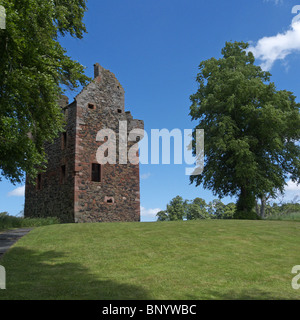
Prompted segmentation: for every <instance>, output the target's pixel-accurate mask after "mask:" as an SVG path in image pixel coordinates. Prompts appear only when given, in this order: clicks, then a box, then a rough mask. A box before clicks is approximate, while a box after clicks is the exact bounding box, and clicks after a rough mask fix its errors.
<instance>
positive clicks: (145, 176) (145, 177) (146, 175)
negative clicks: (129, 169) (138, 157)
mask: <svg viewBox="0 0 300 320" xmlns="http://www.w3.org/2000/svg"><path fill="white" fill-rule="evenodd" d="M150 176H151V173H150V172H147V173H144V174H142V175H141V179H143V180H146V179H148V178H149V177H150Z"/></svg>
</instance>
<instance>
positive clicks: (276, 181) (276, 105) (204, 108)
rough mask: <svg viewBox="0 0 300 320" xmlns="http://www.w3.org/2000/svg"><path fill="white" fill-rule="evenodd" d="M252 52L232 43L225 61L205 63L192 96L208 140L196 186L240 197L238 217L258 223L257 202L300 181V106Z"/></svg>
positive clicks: (225, 51)
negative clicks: (196, 88)
mask: <svg viewBox="0 0 300 320" xmlns="http://www.w3.org/2000/svg"><path fill="white" fill-rule="evenodd" d="M247 48H248V44H247V43H244V42H233V43H232V42H227V43H226V45H225V47H224V48H223V49H222V57H221V58H220V59H216V58H211V59H208V60H205V61H203V62H201V63H200V65H199V73H198V75H197V78H196V81H197V83H198V85H199V87H198V90H197V92H196V93H195V94H193V95H191V97H190V99H191V102H192V105H191V107H190V116H191V118H192V120H196V121H198V124H197V126H196V128H195V129H204V138H205V148H204V152H205V166H204V171H203V173H202V174H201V175H198V176H191V183H195V184H196V186H199V185H200V184H203V186H204V188H207V189H210V190H212V191H213V192H214V194H215V195H218V196H219V197H220V198H223V197H224V196H238V202H237V211H236V217H237V218H254V217H255V213H254V212H253V208H254V206H255V197H256V196H260V195H262V194H267V193H268V194H274V193H275V192H276V191H278V190H279V191H283V190H284V186H285V181H286V179H287V178H288V177H289V178H290V179H291V180H292V181H294V182H296V181H297V182H300V160H299V156H300V146H299V144H297V142H298V141H299V140H300V114H299V106H300V105H299V103H296V101H295V99H296V98H295V96H294V95H293V93H292V92H290V91H287V90H277V89H276V87H275V84H274V83H273V82H271V81H270V77H271V74H270V73H269V72H265V71H263V70H262V69H261V68H260V67H259V66H256V65H255V64H254V62H255V59H254V56H253V54H252V53H251V52H249V51H248V50H247ZM194 140H195V139H194ZM193 151H194V154H195V153H196V148H195V141H194V143H193Z"/></svg>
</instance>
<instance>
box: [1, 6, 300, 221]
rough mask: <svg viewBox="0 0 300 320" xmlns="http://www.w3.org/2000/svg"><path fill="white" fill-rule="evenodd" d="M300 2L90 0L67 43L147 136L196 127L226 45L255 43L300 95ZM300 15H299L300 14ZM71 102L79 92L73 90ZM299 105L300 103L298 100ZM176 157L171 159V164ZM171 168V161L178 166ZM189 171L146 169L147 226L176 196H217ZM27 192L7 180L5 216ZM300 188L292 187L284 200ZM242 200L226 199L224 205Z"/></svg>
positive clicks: (279, 79) (283, 83)
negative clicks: (197, 100)
mask: <svg viewBox="0 0 300 320" xmlns="http://www.w3.org/2000/svg"><path fill="white" fill-rule="evenodd" d="M298 4H300V1H298V3H297V1H292V0H282V1H275V0H274V1H273V0H269V1H264V0H252V1H244V0H228V1H220V0H211V1H201V0H160V1H158V0H151V1H150V0H89V1H88V8H89V10H88V12H87V13H86V16H85V19H84V20H85V23H86V27H87V31H88V33H87V34H86V35H85V36H84V38H83V39H82V40H78V39H72V38H69V37H67V38H64V39H61V43H62V45H63V46H64V47H65V48H66V49H67V52H68V54H69V55H70V56H71V57H72V58H73V59H74V60H77V61H79V62H80V63H81V64H83V65H84V66H86V67H87V69H86V74H87V75H88V76H90V77H92V76H93V64H94V63H96V62H98V63H100V64H101V65H102V66H103V67H104V68H106V69H109V70H110V71H112V72H113V73H115V75H116V76H117V78H118V79H119V81H120V82H121V84H122V85H123V87H124V89H125V109H126V110H130V111H131V113H132V115H133V117H134V118H136V119H142V120H144V122H145V130H146V131H147V133H148V134H149V133H150V132H151V129H163V128H167V129H168V130H170V131H171V130H172V129H174V128H179V129H182V130H183V129H191V128H193V123H192V122H191V120H190V117H189V115H188V113H189V106H190V101H189V96H190V95H191V94H193V93H194V92H195V91H196V90H197V84H196V81H195V77H196V75H197V71H198V65H199V64H200V62H201V61H203V60H206V59H209V58H211V57H216V58H219V57H220V56H221V49H222V48H223V47H224V45H225V42H226V41H245V42H250V43H251V46H252V49H253V52H255V56H256V57H257V58H258V59H257V61H256V63H257V64H259V65H262V66H263V67H264V68H266V69H268V70H269V71H270V72H271V74H272V81H274V82H275V84H276V86H277V88H278V89H287V90H290V91H292V92H294V94H295V95H296V96H297V97H300V77H299V69H300V28H299V25H298V24H297V23H296V22H294V23H293V24H292V19H293V18H295V17H296V14H293V13H292V8H293V7H294V6H295V5H298ZM299 13H300V11H299ZM67 95H68V96H69V97H70V100H71V101H72V98H73V97H74V96H75V93H72V92H67ZM297 101H298V102H300V99H299V98H297ZM171 159H172V158H171ZM171 163H172V162H171ZM185 167H186V165H185V164H183V165H174V164H173V165H172V164H171V165H162V164H158V165H152V164H148V165H141V166H140V173H141V206H142V221H151V220H153V219H154V216H155V213H156V212H157V210H159V209H165V207H166V204H167V203H168V202H169V201H170V200H171V199H172V198H173V197H175V196H176V195H181V196H182V197H183V198H184V199H193V198H195V197H202V198H204V199H205V200H206V201H211V200H212V199H214V198H216V197H214V196H213V194H212V193H211V192H210V191H209V190H204V189H203V188H201V187H197V188H196V187H195V186H194V185H190V184H189V177H188V176H186V175H185ZM23 191H24V188H23V187H22V184H21V185H16V186H14V185H12V184H10V183H9V182H8V181H5V180H2V182H0V212H1V211H8V212H9V213H10V214H12V215H16V214H18V213H19V211H20V210H22V208H23V203H24V196H23ZM297 194H300V189H299V187H297V186H296V185H294V184H291V183H289V185H288V187H287V192H286V196H285V199H286V200H291V199H293V197H294V196H296V195H297ZM232 200H233V201H235V199H230V198H226V199H223V201H224V202H225V203H228V202H230V201H232Z"/></svg>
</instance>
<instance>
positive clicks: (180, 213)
mask: <svg viewBox="0 0 300 320" xmlns="http://www.w3.org/2000/svg"><path fill="white" fill-rule="evenodd" d="M185 208H186V203H185V201H183V198H182V197H180V196H176V197H175V198H173V199H172V200H171V201H170V203H169V204H167V209H166V210H165V211H159V212H158V213H157V214H156V216H157V218H158V221H175V220H183V219H184V218H185Z"/></svg>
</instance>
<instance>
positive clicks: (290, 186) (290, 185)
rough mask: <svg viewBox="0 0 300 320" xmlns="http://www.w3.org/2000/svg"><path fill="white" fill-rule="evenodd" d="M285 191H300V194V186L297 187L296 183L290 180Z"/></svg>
mask: <svg viewBox="0 0 300 320" xmlns="http://www.w3.org/2000/svg"><path fill="white" fill-rule="evenodd" d="M285 190H286V191H299V193H300V184H298V185H297V183H296V182H293V181H292V180H289V181H288V182H287V186H286V187H285Z"/></svg>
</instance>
